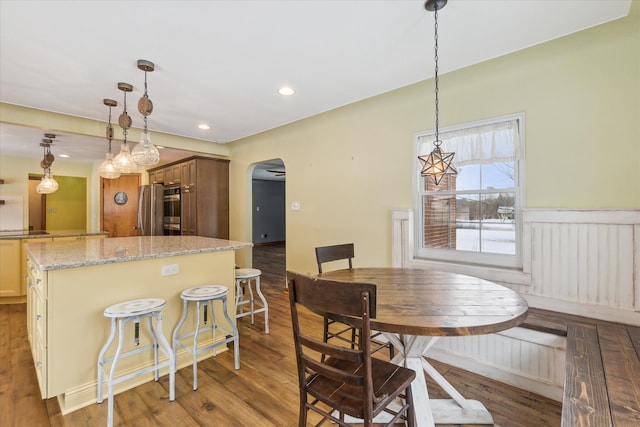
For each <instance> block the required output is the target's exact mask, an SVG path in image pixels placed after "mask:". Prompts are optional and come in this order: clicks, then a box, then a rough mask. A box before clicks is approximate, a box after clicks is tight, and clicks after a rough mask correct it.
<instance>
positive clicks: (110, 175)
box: [98, 99, 120, 179]
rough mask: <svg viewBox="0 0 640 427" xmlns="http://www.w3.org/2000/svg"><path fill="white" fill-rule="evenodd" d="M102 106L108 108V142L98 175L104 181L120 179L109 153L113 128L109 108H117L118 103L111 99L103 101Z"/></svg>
mask: <svg viewBox="0 0 640 427" xmlns="http://www.w3.org/2000/svg"><path fill="white" fill-rule="evenodd" d="M102 102H103V103H104V105H106V106H108V107H109V124H107V129H106V136H107V141H109V151H107V155H106V158H105V160H104V162H102V163H101V164H100V167H99V168H98V173H99V174H100V176H101V177H103V178H106V179H116V178H119V177H120V170H119V169H118V168H116V165H115V164H114V163H113V154H112V153H111V140H112V139H113V126H111V107H117V106H118V103H117V102H116V101H114V100H113V99H103V100H102Z"/></svg>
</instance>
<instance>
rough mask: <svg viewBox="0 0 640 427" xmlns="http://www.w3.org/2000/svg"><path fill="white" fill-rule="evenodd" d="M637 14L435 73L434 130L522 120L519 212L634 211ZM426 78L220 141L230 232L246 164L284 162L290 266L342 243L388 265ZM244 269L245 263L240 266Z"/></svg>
mask: <svg viewBox="0 0 640 427" xmlns="http://www.w3.org/2000/svg"><path fill="white" fill-rule="evenodd" d="M639 12H640V9H639V8H638V5H637V4H634V5H633V7H632V11H631V14H630V15H629V16H628V17H626V18H623V19H619V20H617V21H613V22H610V23H607V24H603V25H600V26H598V27H594V28H591V29H588V30H585V31H581V32H579V33H575V34H572V35H569V36H566V37H563V38H561V39H557V40H554V41H551V42H548V43H544V44H541V45H538V46H534V47H531V48H529V49H526V50H523V51H519V52H516V53H513V54H510V55H506V56H503V57H500V58H496V59H494V60H491V61H486V62H484V63H481V64H478V65H474V66H471V67H468V68H464V69H460V70H457V71H454V72H450V73H447V74H444V75H442V76H441V80H440V125H441V127H446V126H449V125H457V124H462V123H467V122H472V121H477V120H481V119H485V118H490V117H496V116H502V115H506V114H512V113H518V112H524V113H525V123H526V128H525V182H524V188H525V193H524V206H525V207H526V208H595V209H599V208H612V209H615V208H636V209H637V208H640V127H639V126H638V123H639V121H640V65H639V64H640V19H639V16H640V13H639ZM433 123H434V111H433V81H432V80H428V81H424V82H420V83H417V84H414V85H411V86H408V87H405V88H401V89H399V90H395V91H392V92H389V93H385V94H382V95H380V96H377V97H374V98H370V99H367V100H364V101H362V102H358V103H354V104H351V105H348V106H345V107H343V108H339V109H336V110H332V111H329V112H327V113H324V114H321V115H317V116H314V117H311V118H309V119H305V120H301V121H299V122H296V123H293V124H290V125H286V126H283V127H280V128H277V129H273V130H271V131H268V132H264V133H261V134H258V135H255V136H252V137H249V138H245V139H243V140H240V141H235V142H234V143H233V144H231V185H232V195H233V197H232V206H231V235H232V238H234V239H238V240H248V241H250V239H251V230H250V218H251V213H250V207H251V203H250V200H251V198H250V197H251V196H250V191H249V188H250V174H251V164H253V163H256V162H260V161H263V160H268V159H272V158H281V159H283V161H284V163H285V167H286V171H287V184H286V185H287V187H286V197H287V206H288V207H289V206H290V204H291V202H293V201H298V202H300V204H301V210H300V211H292V210H291V209H289V208H288V209H287V267H288V268H290V269H294V270H297V271H300V272H315V270H316V265H315V259H314V252H313V248H314V247H315V246H319V245H324V244H332V243H341V242H348V241H353V242H355V244H356V260H357V265H389V264H390V263H391V251H390V246H391V220H390V218H391V211H392V210H393V209H403V208H412V207H413V184H414V175H413V166H414V164H415V162H417V160H416V159H415V156H414V153H413V149H414V147H413V135H414V133H415V132H418V131H423V130H429V129H432V128H433V126H434V124H433ZM243 262H245V263H249V262H250V260H249V259H245V260H240V262H239V263H241V264H242V263H243Z"/></svg>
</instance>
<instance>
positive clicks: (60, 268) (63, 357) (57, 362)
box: [26, 236, 252, 414]
mask: <svg viewBox="0 0 640 427" xmlns="http://www.w3.org/2000/svg"><path fill="white" fill-rule="evenodd" d="M251 246H252V244H251V243H245V242H236V241H229V240H222V239H214V238H207V237H197V236H150V237H149V236H147V237H119V238H111V239H93V240H76V241H67V242H37V243H36V242H34V243H30V242H28V243H27V244H26V249H27V252H28V255H29V259H28V268H27V270H28V279H27V282H28V292H27V329H28V336H29V342H30V344H31V350H32V354H33V358H34V364H35V368H36V373H37V376H38V382H39V385H40V391H41V394H42V398H43V399H44V398H50V397H54V396H55V397H57V398H58V401H59V403H60V409H61V411H62V413H63V414H66V413H69V412H71V411H74V410H76V409H79V408H82V407H84V406H87V405H90V404H92V403H94V402H95V401H96V376H97V370H96V364H97V360H98V353H99V351H100V348H101V347H102V345H103V344H104V342H105V341H106V340H107V337H108V336H109V331H110V329H109V327H110V324H109V320H108V319H106V318H105V317H104V315H103V311H104V309H105V308H106V307H107V306H109V305H112V304H115V303H118V302H122V301H126V300H132V299H139V298H163V299H165V300H166V301H167V305H166V307H165V308H164V310H163V328H164V330H163V333H164V335H165V336H166V337H167V338H168V339H170V337H171V332H172V330H173V327H174V326H175V325H176V324H177V322H178V320H179V318H180V315H181V314H182V300H181V298H180V292H182V290H184V289H186V288H189V287H193V286H198V285H206V284H219V285H223V286H226V287H228V288H229V294H228V297H227V298H228V301H229V311H230V314H232V313H233V312H234V310H235V305H234V301H235V286H234V284H235V274H234V268H235V250H239V249H244V248H249V247H251ZM231 317H232V318H233V317H234V316H231ZM216 318H217V320H218V321H223V319H224V317H223V316H222V313H220V315H219V316H216ZM189 321H191V322H192V324H191V325H186V326H193V325H194V323H195V320H194V319H189ZM129 332H131V334H130V335H131V336H130V338H129V337H128V338H126V339H125V344H126V346H125V350H127V349H130V348H131V347H132V346H133V333H132V331H128V333H129ZM140 334H141V343H142V342H144V341H145V340H147V339H148V331H147V330H146V328H140ZM145 334H147V335H145ZM204 338H205V337H204V336H203V337H202V339H201V343H202V344H203V345H206V344H208V342H210V340H211V338H208V340H209V341H208V342H207V340H206V339H204ZM130 346H131V347H130ZM112 351H114V349H113V350H112ZM108 355H109V354H108ZM202 357H203V358H204V357H210V355H207V354H202ZM191 363H192V360H191V358H190V355H189V354H188V353H186V352H179V353H178V357H177V364H178V367H183V366H187V365H189V364H191ZM151 364H152V357H151V356H150V355H148V354H144V353H142V354H138V355H136V356H134V357H130V358H127V359H125V360H122V362H121V363H119V364H118V372H119V373H125V372H127V371H128V370H133V369H139V368H140V367H142V366H150V365H151ZM166 373H167V372H161V375H165V374H166ZM152 379H153V374H149V375H148V376H141V377H137V378H135V379H133V380H130V381H127V382H123V383H121V384H120V385H119V387H116V393H118V392H120V391H123V390H126V389H129V388H132V387H135V386H136V385H139V384H141V383H144V382H147V381H151V380H152Z"/></svg>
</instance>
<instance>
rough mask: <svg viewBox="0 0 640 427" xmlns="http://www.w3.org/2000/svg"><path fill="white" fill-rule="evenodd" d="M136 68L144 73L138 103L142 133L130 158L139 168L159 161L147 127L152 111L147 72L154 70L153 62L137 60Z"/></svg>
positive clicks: (158, 154) (158, 153) (157, 152)
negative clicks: (142, 125)
mask: <svg viewBox="0 0 640 427" xmlns="http://www.w3.org/2000/svg"><path fill="white" fill-rule="evenodd" d="M138 68H139V69H141V70H142V71H144V95H142V98H140V100H139V101H138V111H140V114H142V115H143V116H144V131H143V132H142V138H141V140H140V143H139V144H138V145H136V146H135V147H134V148H133V151H131V156H132V157H133V160H134V161H135V162H136V163H137V164H139V165H140V166H152V165H155V164H157V163H158V162H159V161H160V152H159V151H158V149H157V148H156V147H155V145H153V144H152V143H151V136H150V135H149V130H148V127H147V117H148V116H149V115H150V114H151V112H152V111H153V103H152V102H151V100H150V99H149V94H148V92H147V72H151V71H153V70H154V69H155V66H154V65H153V62H151V61H147V60H145V59H139V60H138Z"/></svg>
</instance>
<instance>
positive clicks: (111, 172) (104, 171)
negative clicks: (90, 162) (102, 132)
mask: <svg viewBox="0 0 640 427" xmlns="http://www.w3.org/2000/svg"><path fill="white" fill-rule="evenodd" d="M98 172H99V173H100V176H101V177H103V178H107V179H116V178H119V177H120V171H119V170H118V168H116V165H115V164H114V163H113V154H111V153H107V156H106V159H105V160H104V162H102V163H101V164H100V167H99V168H98Z"/></svg>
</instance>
